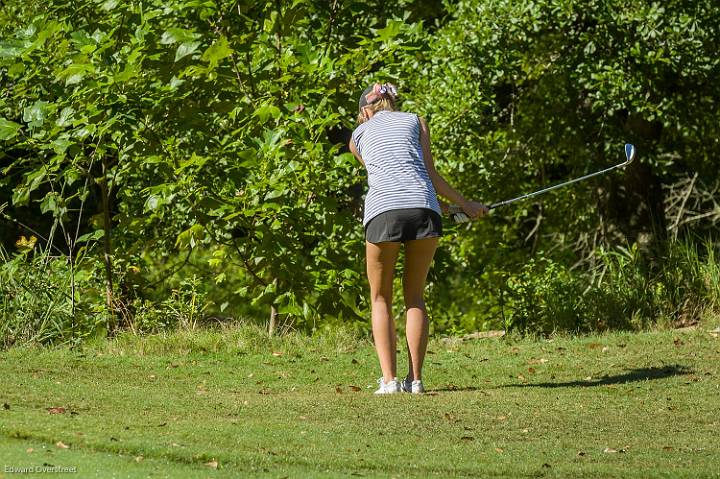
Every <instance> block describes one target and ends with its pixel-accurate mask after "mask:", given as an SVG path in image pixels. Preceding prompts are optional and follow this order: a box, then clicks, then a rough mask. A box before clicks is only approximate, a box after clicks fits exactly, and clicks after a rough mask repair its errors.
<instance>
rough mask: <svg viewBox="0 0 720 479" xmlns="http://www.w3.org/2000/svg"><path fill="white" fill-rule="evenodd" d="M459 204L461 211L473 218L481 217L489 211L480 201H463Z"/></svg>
mask: <svg viewBox="0 0 720 479" xmlns="http://www.w3.org/2000/svg"><path fill="white" fill-rule="evenodd" d="M460 206H461V207H462V209H463V212H464V213H465V214H466V215H468V216H469V217H470V218H473V219H476V218H482V217H483V216H485V215H486V214H488V212H489V211H490V209H489V208H488V207H487V206H485V205H484V204H482V203H478V202H477V201H465V202H463V204H462V205H460Z"/></svg>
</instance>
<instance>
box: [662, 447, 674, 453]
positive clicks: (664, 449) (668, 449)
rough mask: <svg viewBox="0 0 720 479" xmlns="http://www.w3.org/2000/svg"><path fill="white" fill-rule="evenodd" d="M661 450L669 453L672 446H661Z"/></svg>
mask: <svg viewBox="0 0 720 479" xmlns="http://www.w3.org/2000/svg"><path fill="white" fill-rule="evenodd" d="M662 449H663V451H668V452H669V451H672V450H673V447H672V446H663V448H662Z"/></svg>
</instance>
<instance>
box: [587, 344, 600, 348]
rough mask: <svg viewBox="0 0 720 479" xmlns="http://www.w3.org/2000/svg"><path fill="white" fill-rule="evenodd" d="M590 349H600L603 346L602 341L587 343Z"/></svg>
mask: <svg viewBox="0 0 720 479" xmlns="http://www.w3.org/2000/svg"><path fill="white" fill-rule="evenodd" d="M587 347H588V349H598V348H601V347H602V344H600V343H590V344H588V345H587Z"/></svg>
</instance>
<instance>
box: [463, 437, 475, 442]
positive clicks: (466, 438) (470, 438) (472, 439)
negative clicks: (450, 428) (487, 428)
mask: <svg viewBox="0 0 720 479" xmlns="http://www.w3.org/2000/svg"><path fill="white" fill-rule="evenodd" d="M460 440H462V441H474V440H475V438H474V437H472V436H463V437H461V438H460Z"/></svg>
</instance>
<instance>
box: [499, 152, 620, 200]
mask: <svg viewBox="0 0 720 479" xmlns="http://www.w3.org/2000/svg"><path fill="white" fill-rule="evenodd" d="M626 164H627V162H623V163H620V164H619V165H615V166H611V167H610V168H605V169H604V170H600V171H596V172H595V173H590V174H589V175H585V176H581V177H580V178H575V179H574V180H570V181H565V182H564V183H559V184H557V185H553V186H548V187H547V188H543V189H542V190H538V191H533V192H532V193H528V194H526V195H522V196H518V197H517V198H512V199H509V200H505V201H500V202H498V203H493V204H491V205H489V206H488V209H491V210H492V209H494V208H497V207H499V206H505V205H509V204H510V203H515V202H516V201H520V200H524V199H527V198H532V197H533V196H538V195H541V194H543V193H547V192H548V191H552V190H556V189H558V188H562V187H563V186H567V185H571V184H573V183H577V182H578V181H583V180H587V179H588V178H592V177H593V176H598V175H602V174H604V173H607V172H608V171H612V170H614V169H615V168H620V167H621V166H625V165H626Z"/></svg>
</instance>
